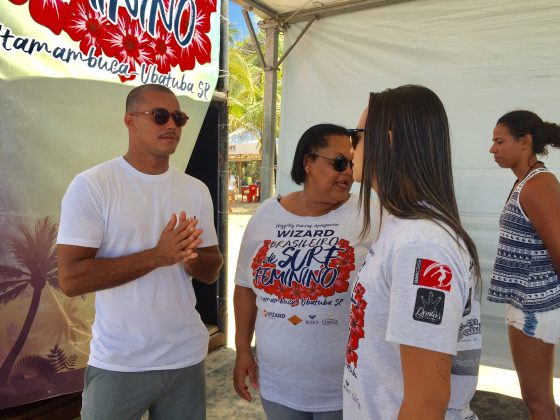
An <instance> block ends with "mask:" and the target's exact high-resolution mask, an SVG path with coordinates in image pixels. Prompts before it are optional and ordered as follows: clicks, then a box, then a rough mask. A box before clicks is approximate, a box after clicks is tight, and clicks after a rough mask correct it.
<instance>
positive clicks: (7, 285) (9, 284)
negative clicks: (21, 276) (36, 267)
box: [0, 280, 29, 293]
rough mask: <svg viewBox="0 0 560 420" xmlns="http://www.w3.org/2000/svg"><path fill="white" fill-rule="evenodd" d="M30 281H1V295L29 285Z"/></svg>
mask: <svg viewBox="0 0 560 420" xmlns="http://www.w3.org/2000/svg"><path fill="white" fill-rule="evenodd" d="M28 281H29V280H8V281H6V280H0V293H4V292H5V291H6V290H10V289H13V288H14V287H18V286H21V285H23V284H27V282H28Z"/></svg>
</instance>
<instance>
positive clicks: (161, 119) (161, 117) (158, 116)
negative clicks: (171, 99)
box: [129, 108, 189, 127]
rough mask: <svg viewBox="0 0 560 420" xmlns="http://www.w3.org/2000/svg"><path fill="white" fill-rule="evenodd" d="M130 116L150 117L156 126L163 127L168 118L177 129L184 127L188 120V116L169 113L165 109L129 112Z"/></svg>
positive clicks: (174, 112)
mask: <svg viewBox="0 0 560 420" xmlns="http://www.w3.org/2000/svg"><path fill="white" fill-rule="evenodd" d="M129 114H130V115H137V114H142V115H152V116H153V117H154V121H155V123H156V124H157V125H165V124H167V121H169V118H170V117H171V118H173V122H174V123H175V125H176V126H177V127H182V126H184V125H185V124H186V123H187V121H188V120H189V116H188V115H187V114H185V113H184V112H182V111H173V112H169V111H168V110H167V109H165V108H155V109H153V110H151V111H137V112H129Z"/></svg>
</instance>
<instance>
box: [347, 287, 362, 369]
mask: <svg viewBox="0 0 560 420" xmlns="http://www.w3.org/2000/svg"><path fill="white" fill-rule="evenodd" d="M364 293H365V288H364V287H363V286H362V284H361V283H360V282H358V283H356V285H355V286H354V290H353V292H352V295H353V296H352V307H351V309H350V325H349V333H348V344H347V345H346V363H348V364H353V365H354V367H357V366H358V354H357V353H356V350H357V349H358V346H359V344H360V340H361V339H362V338H364V336H365V333H364V316H365V308H366V306H367V302H366V301H365V300H364V298H363V295H364Z"/></svg>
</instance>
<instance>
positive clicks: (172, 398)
mask: <svg viewBox="0 0 560 420" xmlns="http://www.w3.org/2000/svg"><path fill="white" fill-rule="evenodd" d="M84 382H85V383H84V392H83V394H82V413H81V415H82V419H84V420H101V419H102V420H111V419H115V420H117V419H118V420H126V419H130V420H138V419H139V418H140V417H141V416H142V415H143V414H144V413H145V412H146V411H149V413H150V420H152V419H155V420H158V419H166V420H168V419H169V420H174V419H189V420H191V419H192V420H205V419H206V380H205V373H204V361H202V362H200V363H198V364H196V365H194V366H189V367H186V368H182V369H171V370H152V371H147V372H113V371H109V370H104V369H99V368H96V367H93V366H87V368H86V373H85V381H84Z"/></svg>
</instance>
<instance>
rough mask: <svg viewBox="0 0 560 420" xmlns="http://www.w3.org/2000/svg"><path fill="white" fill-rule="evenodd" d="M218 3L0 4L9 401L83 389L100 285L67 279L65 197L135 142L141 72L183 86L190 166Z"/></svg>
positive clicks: (3, 394)
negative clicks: (79, 288)
mask: <svg viewBox="0 0 560 420" xmlns="http://www.w3.org/2000/svg"><path fill="white" fill-rule="evenodd" d="M125 3H126V5H124V6H123V4H125ZM132 5H137V8H136V9H134V8H132ZM113 6H114V7H113ZM128 6H130V7H131V9H129V8H128ZM123 7H124V9H123ZM172 8H174V9H173V10H174V12H173V14H172V15H173V16H174V17H175V18H176V20H175V21H173V20H171V23H170V21H169V16H171V13H170V12H169V11H170V10H171V9H172ZM217 8H219V3H217V2H216V1H214V0H203V1H201V2H199V1H198V0H192V1H189V0H136V1H135V0H132V1H127V2H121V1H113V0H104V1H98V0H10V1H1V2H0V95H1V97H2V112H0V409H3V408H8V407H13V406H18V405H23V404H26V403H30V402H33V401H37V400H42V399H46V398H51V397H54V396H57V395H61V394H66V393H71V392H77V391H80V390H81V389H82V386H83V370H84V368H85V366H86V363H87V359H88V353H89V340H90V338H91V325H92V322H93V318H94V311H95V310H94V297H93V295H87V296H80V297H75V298H68V297H66V296H65V295H64V294H63V293H62V292H61V291H60V290H59V288H58V278H57V269H56V249H55V240H56V234H57V225H58V220H59V216H60V202H61V200H62V197H63V195H64V192H65V191H66V188H67V187H68V185H69V183H70V182H71V180H72V178H73V177H74V176H75V175H76V174H78V173H79V172H81V171H83V170H86V169H87V168H90V167H91V166H93V165H95V164H98V163H101V162H103V161H106V160H108V159H112V158H114V157H116V156H119V155H122V154H124V153H125V152H126V148H127V139H128V133H127V130H126V127H125V126H124V123H123V117H124V106H125V99H126V95H127V94H128V92H129V91H130V90H131V88H132V87H133V86H135V85H140V84H142V83H148V82H149V83H152V82H155V83H159V84H164V85H167V86H168V87H170V88H171V89H172V90H174V91H175V92H176V93H177V95H178V100H179V103H180V106H181V109H183V110H184V111H186V112H187V113H188V115H189V116H190V119H189V123H188V124H187V125H186V126H185V127H184V128H183V130H182V131H183V132H182V137H181V142H180V143H179V146H178V148H177V150H176V153H175V154H174V155H173V156H172V157H171V164H172V165H173V166H175V167H177V168H179V169H181V170H183V169H184V168H186V166H187V163H188V161H189V158H190V156H191V153H192V150H193V148H194V143H195V142H194V140H195V139H196V138H197V135H198V132H199V131H200V127H201V125H202V123H203V121H204V117H205V115H206V111H207V108H208V106H209V100H210V98H211V96H212V90H213V89H214V86H215V83H216V80H217V74H218V65H219V63H218V58H217V57H218V52H219V51H218V46H219V40H218V38H219V16H218V13H216V12H215V11H216V9H217ZM179 10H180V12H179ZM173 22H175V23H173ZM189 28H190V29H189ZM189 31H190V32H189ZM187 39H190V41H189V43H187V44H186V45H182V44H185V43H186V40H187ZM117 41H118V42H120V44H118V42H117ZM119 45H120V46H119ZM78 53H79V54H80V55H78ZM88 57H89V58H88ZM88 59H89V60H90V61H87V60H88ZM94 59H96V60H97V61H95V60H94ZM92 63H95V64H96V66H97V67H95V66H90V64H92ZM111 63H112V64H111ZM122 66H126V68H127V69H128V71H127V72H119V71H114V70H115V69H116V70H119V69H122V68H125V67H122ZM143 71H144V73H143ZM148 73H149V74H150V76H149V77H150V78H149V80H148V79H146V77H147V74H148ZM154 75H155V76H154ZM152 76H154V77H155V79H152ZM164 76H165V77H164ZM181 81H184V82H185V83H187V84H188V86H190V87H187V88H185V89H184V90H183V89H182V88H181ZM189 83H192V85H190V84H189ZM208 86H210V87H208Z"/></svg>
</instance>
